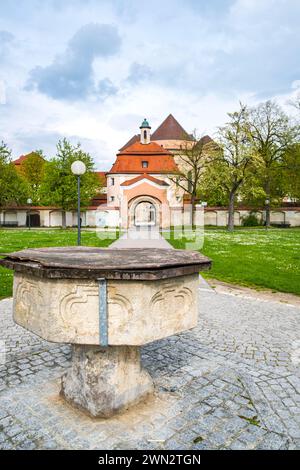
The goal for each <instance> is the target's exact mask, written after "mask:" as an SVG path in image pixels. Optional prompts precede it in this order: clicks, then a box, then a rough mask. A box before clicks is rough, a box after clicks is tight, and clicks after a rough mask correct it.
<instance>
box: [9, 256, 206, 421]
mask: <svg viewBox="0 0 300 470" xmlns="http://www.w3.org/2000/svg"><path fill="white" fill-rule="evenodd" d="M210 264H211V262H210V260H209V259H208V258H206V257H205V256H203V255H201V254H200V253H198V252H193V251H184V250H171V249H155V250H152V249H142V248H137V249H125V248H123V249H99V248H93V247H63V248H61V247H59V248H38V249H34V250H32V249H30V250H23V251H20V252H16V253H10V254H9V255H8V256H7V257H6V258H4V259H1V260H0V265H3V266H5V267H7V268H11V269H14V270H15V276H14V306H13V310H14V320H15V322H16V323H17V324H19V325H21V326H22V327H23V328H26V329H27V330H29V331H32V332H33V333H35V334H36V335H38V336H40V337H41V338H43V339H45V340H47V341H54V342H58V343H69V344H72V345H73V358H72V364H71V368H70V370H69V371H68V372H67V373H66V374H65V375H64V376H63V377H62V389H61V394H62V395H63V396H64V397H65V399H66V400H67V401H68V402H69V403H71V404H72V405H74V406H76V407H77V408H81V409H83V410H85V411H86V412H88V413H89V414H90V415H91V416H95V417H96V416H97V417H104V418H107V417H109V416H111V415H113V414H114V413H116V412H118V411H120V410H122V409H123V408H127V407H128V406H130V405H132V404H133V403H136V402H138V401H140V400H142V399H143V398H145V397H146V396H147V395H148V394H149V393H151V392H152V391H153V383H152V379H151V377H150V376H149V374H148V373H147V372H146V371H144V370H143V369H142V368H141V364H140V351H139V347H140V346H142V345H143V344H147V343H150V342H152V341H156V340H159V339H162V338H167V337H168V336H171V335H174V334H178V333H180V332H182V331H186V330H189V329H190V328H194V327H195V326H196V324H197V317H198V283H199V271H200V270H203V269H209V267H210Z"/></svg>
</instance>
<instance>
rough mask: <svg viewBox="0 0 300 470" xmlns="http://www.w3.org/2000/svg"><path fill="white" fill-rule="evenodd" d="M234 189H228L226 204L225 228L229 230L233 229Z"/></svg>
mask: <svg viewBox="0 0 300 470" xmlns="http://www.w3.org/2000/svg"><path fill="white" fill-rule="evenodd" d="M234 196H235V193H234V191H230V194H229V205H228V225H227V229H228V231H229V232H233V230H234Z"/></svg>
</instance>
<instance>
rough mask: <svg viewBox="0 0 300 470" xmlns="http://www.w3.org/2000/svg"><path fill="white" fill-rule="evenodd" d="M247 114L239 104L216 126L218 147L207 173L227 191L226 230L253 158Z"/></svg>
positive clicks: (231, 227) (230, 225)
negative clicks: (225, 119)
mask: <svg viewBox="0 0 300 470" xmlns="http://www.w3.org/2000/svg"><path fill="white" fill-rule="evenodd" d="M247 116H248V111H247V108H246V106H244V105H242V104H241V105H240V109H239V110H238V111H236V112H234V113H228V117H229V121H228V122H227V123H226V124H225V126H223V127H220V128H219V132H218V139H217V142H218V144H219V148H220V150H219V154H218V157H217V158H216V159H215V162H214V168H213V169H212V171H211V176H215V178H216V180H217V182H218V184H219V186H221V187H223V188H224V190H225V192H226V194H227V198H228V230H230V231H232V230H233V229H234V204H235V199H236V197H237V193H238V191H239V190H240V188H241V186H242V184H243V183H244V182H245V180H246V178H247V176H248V175H249V173H250V171H249V168H250V164H251V162H252V158H253V154H252V148H251V141H250V139H249V128H248V122H247ZM213 173H215V175H213Z"/></svg>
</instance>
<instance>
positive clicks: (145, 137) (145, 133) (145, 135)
mask: <svg viewBox="0 0 300 470" xmlns="http://www.w3.org/2000/svg"><path fill="white" fill-rule="evenodd" d="M144 140H147V131H144Z"/></svg>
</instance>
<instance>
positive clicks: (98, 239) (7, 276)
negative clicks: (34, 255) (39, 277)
mask: <svg viewBox="0 0 300 470" xmlns="http://www.w3.org/2000/svg"><path fill="white" fill-rule="evenodd" d="M116 238H118V234H117V233H113V232H105V233H104V232H96V231H95V230H93V231H84V230H83V231H82V234H81V244H82V245H87V246H99V247H107V246H109V245H110V244H111V243H112V241H113V240H114V239H116ZM76 244H77V230H76V229H66V230H63V229H54V230H53V229H52V230H51V229H50V230H48V229H42V230H41V229H32V230H28V229H24V230H21V229H20V230H19V229H18V230H13V229H6V230H5V229H3V230H1V229H0V254H1V255H4V254H6V253H12V252H13V251H18V250H23V249H25V248H38V247H45V246H72V245H74V246H75V245H76ZM12 280H13V273H12V271H11V270H10V269H5V268H3V267H1V266H0V299H1V298H4V297H8V296H11V295H12Z"/></svg>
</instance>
